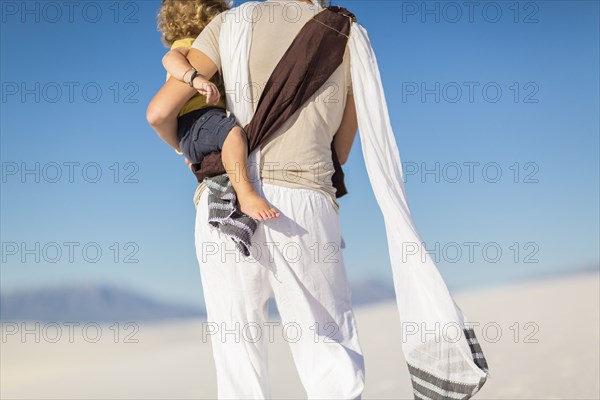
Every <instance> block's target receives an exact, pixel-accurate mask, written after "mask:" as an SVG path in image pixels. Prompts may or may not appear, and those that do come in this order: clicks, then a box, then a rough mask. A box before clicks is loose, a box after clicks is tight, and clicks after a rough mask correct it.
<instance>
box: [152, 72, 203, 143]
mask: <svg viewBox="0 0 600 400" xmlns="http://www.w3.org/2000/svg"><path fill="white" fill-rule="evenodd" d="M195 93H196V89H194V88H191V87H189V86H188V85H186V84H185V83H182V82H179V81H178V80H176V79H173V78H171V79H169V80H168V81H167V82H166V83H165V84H164V85H163V87H162V88H161V89H160V90H159V91H158V93H156V95H155V96H154V98H152V101H150V104H148V109H147V110H146V119H147V120H148V123H149V124H150V125H151V126H152V128H154V130H155V131H156V133H158V136H159V137H160V138H161V139H162V140H164V141H165V142H166V143H167V144H168V145H169V146H171V147H173V148H174V149H175V150H176V151H180V149H179V140H178V138H177V115H178V114H179V110H181V108H182V107H183V105H184V104H185V103H186V102H187V101H188V100H189V99H190V98H191V97H192V96H193V95H194V94H195Z"/></svg>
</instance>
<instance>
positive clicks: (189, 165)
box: [185, 158, 194, 172]
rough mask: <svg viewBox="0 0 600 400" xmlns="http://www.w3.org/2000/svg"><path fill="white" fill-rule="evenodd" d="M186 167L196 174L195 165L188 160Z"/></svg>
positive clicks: (186, 160)
mask: <svg viewBox="0 0 600 400" xmlns="http://www.w3.org/2000/svg"><path fill="white" fill-rule="evenodd" d="M185 165H187V166H188V168H189V169H190V171H192V172H194V169H193V168H192V165H193V164H192V163H191V162H190V160H188V159H187V158H186V159H185Z"/></svg>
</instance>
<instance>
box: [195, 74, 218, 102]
mask: <svg viewBox="0 0 600 400" xmlns="http://www.w3.org/2000/svg"><path fill="white" fill-rule="evenodd" d="M194 89H196V90H197V91H198V93H200V94H201V95H203V96H206V102H207V103H217V102H218V101H219V99H220V98H221V93H219V89H218V88H217V85H215V84H214V83H212V82H211V81H207V80H203V79H198V78H196V79H194Z"/></svg>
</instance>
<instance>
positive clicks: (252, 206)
mask: <svg viewBox="0 0 600 400" xmlns="http://www.w3.org/2000/svg"><path fill="white" fill-rule="evenodd" d="M221 159H222V160H223V165H224V166H225V171H226V172H227V174H228V175H229V179H230V180H231V184H232V185H233V188H234V189H235V192H236V194H237V197H238V201H239V203H240V209H241V210H242V212H243V213H245V214H247V215H249V216H251V217H252V218H255V219H257V220H261V221H262V220H267V219H271V218H277V217H279V212H278V211H277V210H276V209H274V208H273V207H271V205H270V204H269V203H267V202H266V201H265V199H263V198H262V197H260V196H259V195H258V193H256V191H255V190H254V187H253V186H252V183H251V182H250V181H249V180H248V173H247V169H246V168H247V164H248V141H247V138H246V134H245V133H244V132H243V131H242V128H240V127H239V126H235V127H234V128H233V129H232V130H231V131H230V132H229V134H228V135H227V138H226V139H225V142H224V143H223V148H222V149H221Z"/></svg>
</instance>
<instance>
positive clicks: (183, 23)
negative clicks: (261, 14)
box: [158, 0, 231, 47]
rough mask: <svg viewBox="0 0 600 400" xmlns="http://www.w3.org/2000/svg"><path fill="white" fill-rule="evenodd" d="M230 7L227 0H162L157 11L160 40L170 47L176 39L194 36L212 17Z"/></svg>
mask: <svg viewBox="0 0 600 400" xmlns="http://www.w3.org/2000/svg"><path fill="white" fill-rule="evenodd" d="M230 7H231V3H230V1H229V0H163V1H162V6H161V7H160V11H159V12H158V30H159V31H160V32H162V42H163V43H164V44H165V45H166V46H167V47H171V45H172V44H173V42H175V41H176V40H179V39H184V38H189V37H191V38H195V37H196V36H198V35H199V34H200V32H202V29H204V28H205V27H206V25H208V23H209V22H210V21H211V20H212V19H213V18H214V17H216V16H217V15H219V14H220V13H222V12H223V11H227V10H229V8H230Z"/></svg>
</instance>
